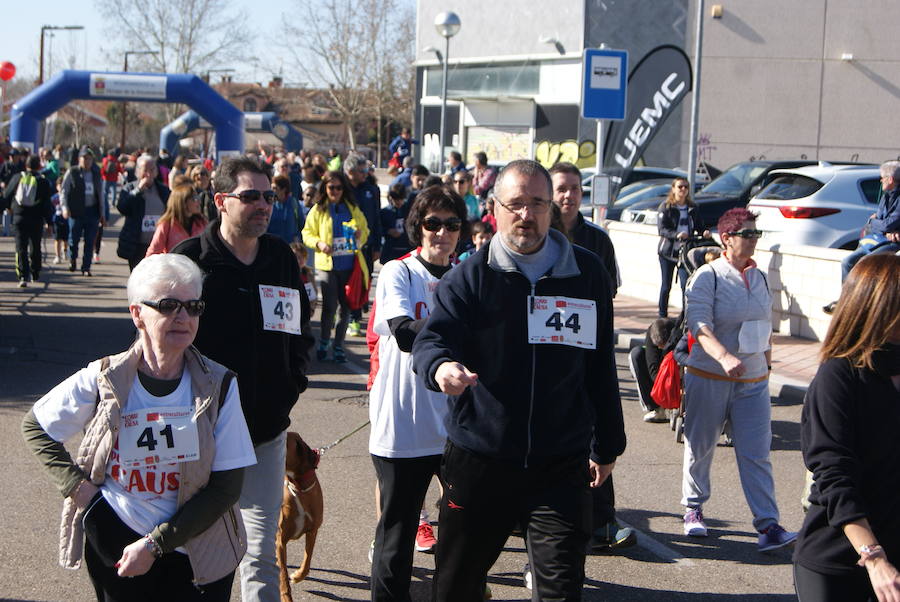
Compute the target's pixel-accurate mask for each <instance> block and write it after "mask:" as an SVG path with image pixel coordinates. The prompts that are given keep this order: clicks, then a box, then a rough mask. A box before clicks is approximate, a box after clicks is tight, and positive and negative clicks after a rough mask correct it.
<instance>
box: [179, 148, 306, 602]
mask: <svg viewBox="0 0 900 602" xmlns="http://www.w3.org/2000/svg"><path fill="white" fill-rule="evenodd" d="M215 189H216V193H215V202H216V207H218V209H219V215H220V218H219V219H217V220H215V221H213V222H212V223H210V224H209V226H208V227H207V228H206V230H205V231H204V232H203V234H201V235H200V236H199V237H196V238H189V239H188V240H186V241H184V242H183V243H181V244H179V245H178V246H177V247H175V249H173V251H172V252H173V253H181V254H182V255H187V256H188V257H190V258H191V259H193V260H194V261H195V262H197V264H198V265H199V266H200V268H201V269H202V270H203V272H204V273H205V274H206V278H205V280H204V283H203V300H204V301H206V311H205V313H204V314H203V316H202V317H201V318H200V327H199V329H198V331H197V338H196V339H195V341H194V345H195V346H196V347H197V348H198V349H199V350H200V351H201V353H203V354H205V355H206V356H207V357H210V358H212V359H214V360H216V361H217V362H219V363H221V364H223V365H225V366H226V367H228V368H230V369H231V370H234V371H235V372H236V373H237V375H238V388H239V390H240V394H241V407H242V408H243V410H244V417H245V418H246V420H247V427H248V428H249V430H250V437H251V438H252V440H253V445H254V451H255V452H256V460H257V464H256V465H255V466H249V467H247V469H246V470H245V472H244V486H243V490H242V492H241V500H240V505H241V514H242V515H243V519H244V523H245V525H246V528H247V543H248V548H247V554H246V555H245V556H244V560H243V561H242V562H241V592H242V597H243V599H244V600H273V601H277V600H278V599H279V596H280V594H279V586H278V577H279V573H278V566H277V564H276V561H275V536H276V533H277V530H278V517H279V514H280V512H281V494H282V481H283V479H284V459H285V432H286V430H287V427H288V425H289V424H290V418H289V414H290V411H291V408H293V407H294V404H295V403H296V402H297V396H298V395H299V394H300V393H302V392H303V391H304V390H305V389H306V385H307V379H306V369H307V366H308V364H309V352H310V349H312V346H313V342H314V339H313V337H312V335H311V333H310V327H309V320H310V305H309V299H308V297H307V296H306V290H305V288H304V287H303V283H302V282H301V280H300V269H299V267H298V265H297V260H296V259H295V258H294V254H293V252H292V251H291V249H290V247H288V245H287V244H285V243H284V242H283V241H282V240H280V239H278V238H277V237H275V236H272V235H269V234H265V232H266V228H267V227H268V225H269V218H270V217H271V215H272V203H273V202H274V200H275V197H274V193H273V192H272V187H271V184H270V176H269V173H268V171H267V170H266V169H264V168H263V167H261V166H260V165H259V164H258V163H256V162H255V161H253V160H252V159H248V158H246V157H240V158H234V159H226V160H225V161H224V162H223V163H222V164H221V165H220V166H219V167H218V169H217V170H216V178H215Z"/></svg>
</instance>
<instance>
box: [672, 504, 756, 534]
mask: <svg viewBox="0 0 900 602" xmlns="http://www.w3.org/2000/svg"><path fill="white" fill-rule="evenodd" d="M706 533H707V532H706V523H704V522H703V510H701V509H700V508H688V511H687V513H685V515H684V534H685V535H688V536H690V537H706ZM760 541H762V536H760Z"/></svg>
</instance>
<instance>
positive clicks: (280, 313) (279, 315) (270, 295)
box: [259, 284, 300, 334]
mask: <svg viewBox="0 0 900 602" xmlns="http://www.w3.org/2000/svg"><path fill="white" fill-rule="evenodd" d="M259 305H260V307H261V308H262V322H263V329H264V330H274V331H276V332H288V333H291V334H300V291H298V290H297V289H295V288H286V287H283V286H270V285H267V284H260V285H259Z"/></svg>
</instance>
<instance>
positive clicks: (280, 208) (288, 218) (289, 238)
mask: <svg viewBox="0 0 900 602" xmlns="http://www.w3.org/2000/svg"><path fill="white" fill-rule="evenodd" d="M298 215H299V216H300V217H301V218H302V216H303V212H302V211H300V206H299V205H298V204H297V199H296V198H294V195H289V196H288V198H286V199H285V200H284V202H282V201H275V204H274V205H272V219H270V220H269V228H268V229H267V230H266V232H268V233H269V234H274V235H275V236H277V237H278V238H280V239H281V240H283V241H284V242H286V243H288V244H290V243H292V242H294V241H296V240H300V231H301V230H302V229H303V225H302V224H298V223H297V216H298Z"/></svg>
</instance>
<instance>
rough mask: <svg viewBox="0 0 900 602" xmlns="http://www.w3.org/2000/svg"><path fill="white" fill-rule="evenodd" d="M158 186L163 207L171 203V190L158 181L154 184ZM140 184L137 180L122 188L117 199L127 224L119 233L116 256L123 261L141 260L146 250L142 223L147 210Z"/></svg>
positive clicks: (117, 207) (118, 206)
mask: <svg viewBox="0 0 900 602" xmlns="http://www.w3.org/2000/svg"><path fill="white" fill-rule="evenodd" d="M153 185H154V186H156V194H158V195H159V198H160V200H161V201H162V203H163V207H165V206H166V204H167V203H168V202H169V189H168V188H166V187H165V186H163V185H162V184H161V183H160V182H159V181H158V180H156V181H154V182H153ZM138 186H140V182H139V181H137V180H135V181H134V182H129V183H128V184H126V185H125V186H123V187H122V190H121V191H120V192H119V195H118V197H117V198H116V209H118V210H119V213H121V214H122V215H124V216H125V223H124V224H123V225H122V229H121V230H120V231H119V245H118V247H117V248H116V255H118V256H119V257H121V258H122V259H139V258H140V257H143V255H144V253H145V252H146V248H145V247H143V246H142V245H141V222H143V221H144V214H145V212H146V208H145V206H144V193H143V192H142V191H140V190H138Z"/></svg>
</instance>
